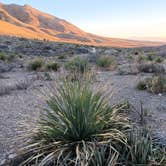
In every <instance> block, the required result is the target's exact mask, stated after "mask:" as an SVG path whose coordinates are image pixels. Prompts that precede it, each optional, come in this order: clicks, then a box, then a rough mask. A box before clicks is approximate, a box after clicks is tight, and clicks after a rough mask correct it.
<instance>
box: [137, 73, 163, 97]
mask: <svg viewBox="0 0 166 166" xmlns="http://www.w3.org/2000/svg"><path fill="white" fill-rule="evenodd" d="M137 89H139V90H147V91H149V92H151V93H155V94H157V93H166V77H165V76H164V75H156V76H153V77H152V78H148V79H145V80H144V81H140V82H139V83H138V84H137Z"/></svg>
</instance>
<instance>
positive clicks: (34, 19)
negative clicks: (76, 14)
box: [0, 3, 164, 47]
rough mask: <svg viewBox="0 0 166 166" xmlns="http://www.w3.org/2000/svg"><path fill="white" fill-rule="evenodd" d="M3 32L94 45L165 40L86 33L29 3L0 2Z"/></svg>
mask: <svg viewBox="0 0 166 166" xmlns="http://www.w3.org/2000/svg"><path fill="white" fill-rule="evenodd" d="M0 35H9V36H16V37H25V38H30V39H34V38H36V39H39V40H43V39H46V40H50V41H55V42H67V43H76V44H85V45H95V46H114V47H141V46H158V45H162V44H164V43H162V42H144V41H134V40H127V39H117V38H107V37H102V36H98V35H94V34H91V33H87V32H85V31H83V30H81V29H80V28H78V27H77V26H75V25H73V24H71V23H69V22H68V21H66V20H64V19H60V18H58V17H56V16H53V15H51V14H47V13H44V12H41V11H40V10H38V9H35V8H33V7H31V6H30V5H28V4H26V5H24V6H20V5H17V4H9V5H5V4H3V3H0Z"/></svg>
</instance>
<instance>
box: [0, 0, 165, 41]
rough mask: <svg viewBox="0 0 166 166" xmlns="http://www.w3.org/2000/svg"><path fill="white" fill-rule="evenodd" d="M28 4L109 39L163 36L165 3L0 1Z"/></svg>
mask: <svg viewBox="0 0 166 166" xmlns="http://www.w3.org/2000/svg"><path fill="white" fill-rule="evenodd" d="M0 1H1V2H3V3H16V4H21V5H24V4H30V5H31V6H33V7H35V8H37V9H40V10H42V11H44V12H47V13H50V14H53V15H55V16H57V17H60V18H63V19H66V20H68V21H69V22H71V23H73V24H75V25H76V26H78V27H80V28H82V29H83V30H84V31H87V32H91V33H95V34H99V35H105V36H110V37H121V38H131V37H137V38H142V37H163V38H164V37H165V38H166V0H80V1H79V0H43V1H41V0H13V1H10V0H0Z"/></svg>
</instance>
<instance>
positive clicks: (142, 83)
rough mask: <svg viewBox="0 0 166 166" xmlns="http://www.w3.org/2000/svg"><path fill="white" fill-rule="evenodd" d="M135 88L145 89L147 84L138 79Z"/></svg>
mask: <svg viewBox="0 0 166 166" xmlns="http://www.w3.org/2000/svg"><path fill="white" fill-rule="evenodd" d="M137 89H139V90H146V89H147V85H146V82H145V81H139V82H138V84H137Z"/></svg>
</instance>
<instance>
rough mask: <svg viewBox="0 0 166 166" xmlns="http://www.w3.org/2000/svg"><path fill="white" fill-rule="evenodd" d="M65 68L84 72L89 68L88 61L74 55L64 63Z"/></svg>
mask: <svg viewBox="0 0 166 166" xmlns="http://www.w3.org/2000/svg"><path fill="white" fill-rule="evenodd" d="M65 68H66V69H67V70H70V71H71V72H79V73H82V74H83V73H85V72H87V71H88V70H89V63H88V61H87V59H85V58H81V57H75V58H73V59H72V60H70V61H69V62H67V63H66V65H65Z"/></svg>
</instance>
